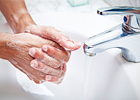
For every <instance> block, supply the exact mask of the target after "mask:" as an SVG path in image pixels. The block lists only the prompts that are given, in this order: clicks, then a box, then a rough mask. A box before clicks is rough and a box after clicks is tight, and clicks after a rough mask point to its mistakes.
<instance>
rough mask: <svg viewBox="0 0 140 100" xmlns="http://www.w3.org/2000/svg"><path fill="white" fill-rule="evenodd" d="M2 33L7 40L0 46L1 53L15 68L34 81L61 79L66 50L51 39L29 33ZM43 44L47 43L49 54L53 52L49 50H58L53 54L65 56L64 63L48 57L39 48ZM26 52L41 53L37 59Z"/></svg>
mask: <svg viewBox="0 0 140 100" xmlns="http://www.w3.org/2000/svg"><path fill="white" fill-rule="evenodd" d="M4 35H5V36H6V38H7V41H6V46H5V47H3V48H0V50H1V51H2V52H3V54H2V55H3V56H4V58H5V59H6V60H9V61H10V62H11V63H12V64H13V65H14V66H15V67H16V68H18V69H19V70H21V71H22V72H24V73H25V74H26V75H27V76H28V77H29V78H30V79H31V80H33V81H34V82H35V83H42V82H44V81H50V82H54V83H60V82H61V81H62V79H63V77H64V75H65V72H66V62H67V61H68V60H69V57H70V52H69V51H66V50H65V49H64V48H62V47H61V46H59V45H58V44H57V43H55V42H53V41H50V40H47V39H43V38H41V37H38V36H35V35H32V34H29V33H22V34H4ZM4 35H3V36H4ZM9 38H10V39H9ZM44 45H47V47H48V50H47V52H48V54H49V55H53V53H54V52H49V51H50V50H53V49H54V50H59V52H58V53H57V52H55V53H56V54H55V55H57V57H59V56H61V57H62V58H63V57H64V58H66V61H65V63H62V62H61V61H58V60H56V59H54V58H53V57H50V56H49V55H47V54H46V52H45V51H44V53H43V51H42V50H41V48H42V47H43V46H44ZM31 48H32V49H31ZM33 49H34V50H33ZM36 51H37V52H36ZM28 52H29V53H30V54H31V55H32V54H34V56H35V57H38V55H40V54H39V53H41V54H42V55H41V56H39V57H38V59H34V60H33V58H32V57H31V56H30V55H29V54H28ZM60 53H61V54H60ZM46 62H47V64H46ZM38 68H39V70H38Z"/></svg>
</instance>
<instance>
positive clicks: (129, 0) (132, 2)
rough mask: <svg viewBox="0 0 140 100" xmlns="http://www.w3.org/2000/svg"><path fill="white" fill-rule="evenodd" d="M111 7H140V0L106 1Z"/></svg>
mask: <svg viewBox="0 0 140 100" xmlns="http://www.w3.org/2000/svg"><path fill="white" fill-rule="evenodd" d="M104 1H105V2H107V3H108V4H109V5H111V6H134V7H140V0H104Z"/></svg>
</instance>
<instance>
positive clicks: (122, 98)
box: [0, 13, 140, 100]
mask: <svg viewBox="0 0 140 100" xmlns="http://www.w3.org/2000/svg"><path fill="white" fill-rule="evenodd" d="M33 18H34V20H35V21H36V23H37V24H38V25H46V26H48V25H49V26H53V27H55V28H57V29H58V30H61V31H62V32H63V33H65V34H67V35H68V36H69V37H70V38H71V39H73V40H77V41H81V42H82V43H84V41H85V40H86V39H87V38H88V37H89V36H93V35H95V34H98V33H100V32H102V31H105V30H107V29H109V28H111V27H113V26H115V25H117V24H119V23H120V22H121V20H120V19H117V18H116V19H115V20H114V19H110V18H112V17H103V16H99V15H89V14H82V13H47V14H40V15H36V16H33ZM119 18H121V17H119ZM3 27H5V28H3ZM7 30H8V31H7ZM0 31H5V32H10V30H9V27H8V26H7V25H5V24H4V25H2V26H1V28H0ZM120 52H121V51H120V50H119V49H110V50H107V51H105V52H102V53H100V54H97V55H96V56H95V57H92V58H91V62H92V63H91V67H90V72H89V78H88V79H89V80H88V81H89V82H88V83H89V84H88V89H87V92H88V93H87V100H139V99H140V86H139V84H140V67H139V66H140V64H139V63H130V62H127V61H126V60H124V59H123V58H122V57H121V54H120ZM85 61H86V56H85V54H84V52H83V48H82V47H81V48H80V49H79V50H77V51H74V52H73V53H72V55H71V59H70V61H69V62H68V64H67V66H68V67H67V73H66V76H65V78H64V80H63V82H62V83H61V84H59V85H56V84H53V83H48V82H46V83H44V85H45V86H46V87H47V88H48V89H49V90H50V91H51V92H52V93H54V97H49V96H48V97H46V98H44V99H45V100H84V99H83V95H84V94H83V93H84V83H85V82H84V80H85V69H86V68H85ZM0 64H1V68H2V70H0V71H1V73H0V74H1V75H0V99H3V98H4V99H3V100H9V98H10V100H11V99H12V100H16V99H17V100H19V98H20V100H22V99H23V100H25V99H26V100H32V99H38V100H39V98H40V97H41V96H35V95H28V94H27V93H26V92H24V91H23V90H22V89H21V87H20V86H19V85H18V83H17V81H16V76H15V69H13V67H11V66H12V65H11V64H9V63H8V62H6V61H3V60H1V62H0ZM7 69H8V70H7ZM13 89H14V90H13ZM34 97H35V98H34ZM21 98H22V99H21Z"/></svg>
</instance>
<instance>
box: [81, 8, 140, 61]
mask: <svg viewBox="0 0 140 100" xmlns="http://www.w3.org/2000/svg"><path fill="white" fill-rule="evenodd" d="M97 13H98V14H100V15H118V14H121V15H125V16H124V18H123V20H124V22H123V23H122V24H119V25H117V26H115V27H113V28H111V29H109V30H107V31H105V32H102V33H100V34H98V35H95V36H92V37H90V38H88V39H87V40H86V41H85V44H84V46H83V48H84V52H85V54H86V55H88V56H95V55H96V53H100V52H103V51H105V50H107V49H111V48H119V49H121V51H122V56H123V57H124V58H125V59H126V60H128V61H131V62H140V7H126V6H121V7H107V8H101V9H98V10H97Z"/></svg>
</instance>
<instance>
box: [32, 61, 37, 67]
mask: <svg viewBox="0 0 140 100" xmlns="http://www.w3.org/2000/svg"><path fill="white" fill-rule="evenodd" d="M37 66H38V62H37V61H35V60H33V61H31V67H33V68H36V67H37Z"/></svg>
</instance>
